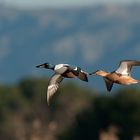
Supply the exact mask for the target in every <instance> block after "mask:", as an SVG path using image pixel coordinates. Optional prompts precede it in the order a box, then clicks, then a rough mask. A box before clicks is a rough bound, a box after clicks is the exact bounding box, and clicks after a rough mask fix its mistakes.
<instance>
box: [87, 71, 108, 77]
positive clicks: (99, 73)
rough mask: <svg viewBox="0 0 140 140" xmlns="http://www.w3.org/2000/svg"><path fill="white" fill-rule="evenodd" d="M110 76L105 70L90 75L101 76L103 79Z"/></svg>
mask: <svg viewBox="0 0 140 140" xmlns="http://www.w3.org/2000/svg"><path fill="white" fill-rule="evenodd" d="M107 74H108V72H105V71H103V70H97V71H95V72H92V73H90V74H89V75H99V76H102V77H105V76H106V75H107Z"/></svg>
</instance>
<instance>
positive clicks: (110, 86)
mask: <svg viewBox="0 0 140 140" xmlns="http://www.w3.org/2000/svg"><path fill="white" fill-rule="evenodd" d="M104 81H105V84H106V88H107V90H108V91H109V92H110V91H111V89H112V87H113V82H112V81H110V80H108V79H107V78H104Z"/></svg>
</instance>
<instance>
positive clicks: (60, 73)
mask: <svg viewBox="0 0 140 140" xmlns="http://www.w3.org/2000/svg"><path fill="white" fill-rule="evenodd" d="M36 67H37V68H46V69H51V70H53V71H54V72H55V73H54V74H53V75H52V77H51V78H50V80H49V84H48V89H47V103H48V105H49V104H50V99H51V98H52V96H53V95H54V94H55V93H56V91H57V90H58V88H59V84H60V83H61V81H62V80H63V79H64V78H76V77H77V78H79V79H80V80H82V81H86V82H88V77H87V75H88V73H87V72H84V71H83V70H81V68H80V67H73V66H70V65H69V64H57V65H53V64H50V63H44V64H41V65H38V66H36Z"/></svg>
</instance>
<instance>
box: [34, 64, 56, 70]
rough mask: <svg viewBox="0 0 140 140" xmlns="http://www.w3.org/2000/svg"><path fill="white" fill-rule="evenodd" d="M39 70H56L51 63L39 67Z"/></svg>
mask: <svg viewBox="0 0 140 140" xmlns="http://www.w3.org/2000/svg"><path fill="white" fill-rule="evenodd" d="M36 67H37V68H46V69H54V65H53V64H50V63H43V64H41V65H37V66H36Z"/></svg>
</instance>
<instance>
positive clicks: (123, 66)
mask: <svg viewBox="0 0 140 140" xmlns="http://www.w3.org/2000/svg"><path fill="white" fill-rule="evenodd" d="M132 66H140V61H135V60H123V61H121V62H120V64H119V67H118V69H117V70H116V72H117V73H120V74H122V75H131V69H132Z"/></svg>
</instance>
